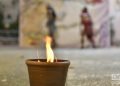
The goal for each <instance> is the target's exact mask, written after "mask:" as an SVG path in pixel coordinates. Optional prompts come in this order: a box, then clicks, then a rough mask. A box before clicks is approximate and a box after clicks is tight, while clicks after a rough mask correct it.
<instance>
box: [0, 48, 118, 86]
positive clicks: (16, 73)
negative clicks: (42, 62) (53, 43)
mask: <svg viewBox="0 0 120 86" xmlns="http://www.w3.org/2000/svg"><path fill="white" fill-rule="evenodd" d="M39 52H40V56H41V57H44V56H45V53H44V50H40V51H39ZM54 53H55V56H56V57H57V58H58V57H59V58H64V59H69V60H70V61H71V65H70V68H69V72H68V77H67V82H66V86H120V85H118V83H114V81H112V80H111V74H120V49H103V50H102V49H99V50H79V49H56V50H54ZM35 57H36V50H35V49H18V48H1V49H0V86H29V80H28V73H27V68H26V65H25V60H26V59H28V58H35ZM112 84H115V85H112Z"/></svg>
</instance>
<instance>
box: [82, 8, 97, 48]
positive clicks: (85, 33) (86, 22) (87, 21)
mask: <svg viewBox="0 0 120 86" xmlns="http://www.w3.org/2000/svg"><path fill="white" fill-rule="evenodd" d="M80 17H81V24H82V25H83V30H82V31H81V48H84V37H87V39H88V41H89V42H90V43H91V44H92V47H93V48H95V41H94V33H93V22H92V20H91V17H90V15H89V13H88V9H87V8H86V7H85V8H83V10H82V14H81V16H80Z"/></svg>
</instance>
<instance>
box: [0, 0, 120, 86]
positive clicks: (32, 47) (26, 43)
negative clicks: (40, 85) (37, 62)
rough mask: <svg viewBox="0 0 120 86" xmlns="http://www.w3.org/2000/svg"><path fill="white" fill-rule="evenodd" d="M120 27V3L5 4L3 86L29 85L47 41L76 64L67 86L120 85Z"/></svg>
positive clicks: (51, 0)
mask: <svg viewBox="0 0 120 86" xmlns="http://www.w3.org/2000/svg"><path fill="white" fill-rule="evenodd" d="M119 22H120V0H0V86H29V77H28V71H27V67H26V65H25V61H26V59H30V58H31V59H36V58H38V55H37V52H38V54H39V56H40V58H46V55H45V54H46V52H45V49H43V48H44V47H45V42H44V38H45V37H46V36H49V37H51V38H52V48H55V49H53V51H54V54H55V58H57V59H66V60H70V62H71V65H70V68H69V72H68V77H67V82H66V86H120V83H119V80H120V78H119V75H120V68H119V67H120V49H119V46H120V37H119V34H120V30H119V27H120V24H119ZM70 48H71V49H70ZM96 48H97V49H96ZM112 74H115V75H116V74H118V75H117V76H116V77H118V78H117V79H118V80H117V79H116V80H112V78H114V77H112ZM117 82H118V83H117Z"/></svg>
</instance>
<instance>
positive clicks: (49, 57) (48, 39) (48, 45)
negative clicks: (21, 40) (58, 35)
mask: <svg viewBox="0 0 120 86" xmlns="http://www.w3.org/2000/svg"><path fill="white" fill-rule="evenodd" d="M45 41H46V54H47V62H51V63H52V62H54V53H53V51H52V48H51V43H52V38H51V37H49V36H47V37H46V38H45Z"/></svg>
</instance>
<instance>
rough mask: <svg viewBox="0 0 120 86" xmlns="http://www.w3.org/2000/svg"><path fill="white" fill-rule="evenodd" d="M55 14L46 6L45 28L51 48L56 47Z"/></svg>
mask: <svg viewBox="0 0 120 86" xmlns="http://www.w3.org/2000/svg"><path fill="white" fill-rule="evenodd" d="M55 22H56V13H55V11H54V9H53V8H52V7H51V6H50V5H48V6H47V28H48V32H49V33H48V35H49V36H50V37H51V38H52V48H55V47H56V46H57V44H56V40H55V32H56V25H55Z"/></svg>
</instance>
